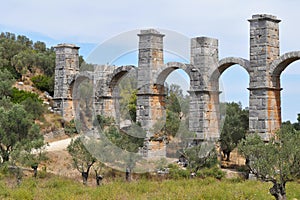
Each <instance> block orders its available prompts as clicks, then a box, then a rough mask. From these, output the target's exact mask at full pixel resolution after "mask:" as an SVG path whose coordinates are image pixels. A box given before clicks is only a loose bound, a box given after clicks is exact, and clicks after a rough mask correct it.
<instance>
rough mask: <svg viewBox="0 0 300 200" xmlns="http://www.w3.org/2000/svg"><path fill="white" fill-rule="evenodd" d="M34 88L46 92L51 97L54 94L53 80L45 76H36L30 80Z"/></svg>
mask: <svg viewBox="0 0 300 200" xmlns="http://www.w3.org/2000/svg"><path fill="white" fill-rule="evenodd" d="M31 81H32V82H33V84H34V86H35V87H36V88H38V89H39V90H41V91H47V92H49V93H50V94H51V95H53V92H54V78H53V77H49V76H46V75H37V76H33V77H32V78H31Z"/></svg>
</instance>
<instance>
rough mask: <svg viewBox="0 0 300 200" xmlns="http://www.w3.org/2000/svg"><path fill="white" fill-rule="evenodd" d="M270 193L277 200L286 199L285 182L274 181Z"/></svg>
mask: <svg viewBox="0 0 300 200" xmlns="http://www.w3.org/2000/svg"><path fill="white" fill-rule="evenodd" d="M270 193H271V195H272V196H274V197H275V199H276V200H286V193H285V184H278V183H274V185H273V187H272V188H270Z"/></svg>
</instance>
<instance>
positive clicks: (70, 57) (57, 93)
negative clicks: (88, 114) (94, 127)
mask: <svg viewBox="0 0 300 200" xmlns="http://www.w3.org/2000/svg"><path fill="white" fill-rule="evenodd" d="M54 48H55V52H56V60H55V62H56V66H55V81H54V97H53V100H54V109H55V110H56V111H57V112H58V113H59V114H61V115H62V116H63V118H64V119H65V120H66V121H70V120H71V119H73V118H74V113H73V106H72V105H73V104H72V89H73V88H72V84H73V82H74V79H75V76H76V74H78V72H79V57H78V49H79V47H77V46H75V45H73V44H59V45H57V46H55V47H54Z"/></svg>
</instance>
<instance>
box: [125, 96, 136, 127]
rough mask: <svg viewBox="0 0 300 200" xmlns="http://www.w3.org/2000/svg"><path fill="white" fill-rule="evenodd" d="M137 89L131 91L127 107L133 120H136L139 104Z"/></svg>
mask: <svg viewBox="0 0 300 200" xmlns="http://www.w3.org/2000/svg"><path fill="white" fill-rule="evenodd" d="M136 94H137V90H133V92H132V93H131V96H130V99H129V102H128V105H127V108H128V111H129V115H130V118H131V120H132V121H133V122H136V105H137V103H136V102H137V95H136Z"/></svg>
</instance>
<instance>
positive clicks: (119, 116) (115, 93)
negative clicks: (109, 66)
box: [107, 65, 137, 128]
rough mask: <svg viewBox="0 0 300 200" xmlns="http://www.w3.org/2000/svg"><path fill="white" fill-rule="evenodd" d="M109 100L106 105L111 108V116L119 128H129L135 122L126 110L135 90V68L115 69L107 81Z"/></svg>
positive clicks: (122, 67)
mask: <svg viewBox="0 0 300 200" xmlns="http://www.w3.org/2000/svg"><path fill="white" fill-rule="evenodd" d="M107 86H108V91H107V95H108V96H109V99H108V100H107V103H108V104H110V107H111V108H113V109H112V110H113V113H111V116H113V117H114V118H115V120H116V122H117V123H118V124H119V125H120V128H123V127H126V126H129V125H130V124H131V122H135V121H136V119H135V116H134V115H133V114H132V113H131V111H130V110H129V109H128V105H129V103H130V100H131V98H132V95H135V94H136V89H137V68H136V67H135V66H133V65H126V66H121V67H118V68H116V69H115V70H114V71H113V73H112V74H111V75H110V76H109V77H108V79H107Z"/></svg>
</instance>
